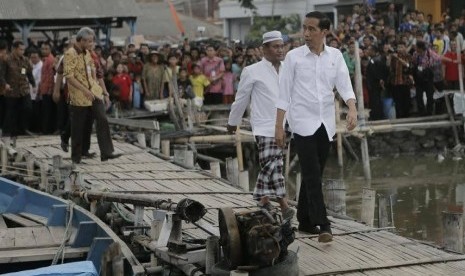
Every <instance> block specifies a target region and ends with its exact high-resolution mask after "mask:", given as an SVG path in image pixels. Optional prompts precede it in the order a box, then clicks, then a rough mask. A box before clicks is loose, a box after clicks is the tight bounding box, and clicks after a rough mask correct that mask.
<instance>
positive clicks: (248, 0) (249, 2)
mask: <svg viewBox="0 0 465 276" xmlns="http://www.w3.org/2000/svg"><path fill="white" fill-rule="evenodd" d="M237 1H239V3H240V4H241V7H243V8H246V9H250V10H256V9H257V7H255V5H254V4H253V0H237Z"/></svg>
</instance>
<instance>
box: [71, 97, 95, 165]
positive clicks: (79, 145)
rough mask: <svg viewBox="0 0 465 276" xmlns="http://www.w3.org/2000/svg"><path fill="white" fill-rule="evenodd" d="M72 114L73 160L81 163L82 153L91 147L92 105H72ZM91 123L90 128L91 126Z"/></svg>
mask: <svg viewBox="0 0 465 276" xmlns="http://www.w3.org/2000/svg"><path fill="white" fill-rule="evenodd" d="M69 108H70V115H71V160H72V161H73V162H74V163H80V162H81V159H82V153H84V152H85V149H87V150H88V149H89V148H90V135H91V134H92V122H93V118H92V106H73V105H70V106H69ZM89 125H90V128H89Z"/></svg>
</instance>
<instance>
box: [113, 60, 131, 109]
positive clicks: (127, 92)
mask: <svg viewBox="0 0 465 276" xmlns="http://www.w3.org/2000/svg"><path fill="white" fill-rule="evenodd" d="M112 82H113V84H114V85H115V86H118V87H119V98H118V100H119V103H120V106H121V108H122V109H130V108H131V101H132V80H131V77H130V76H129V75H128V73H125V72H124V65H123V64H121V63H120V64H118V65H116V75H115V76H113V78H112Z"/></svg>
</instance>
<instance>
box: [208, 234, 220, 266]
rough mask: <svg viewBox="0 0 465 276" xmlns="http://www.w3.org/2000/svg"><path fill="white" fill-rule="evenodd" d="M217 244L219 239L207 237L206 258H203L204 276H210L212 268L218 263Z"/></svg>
mask: <svg viewBox="0 0 465 276" xmlns="http://www.w3.org/2000/svg"><path fill="white" fill-rule="evenodd" d="M219 242H220V238H219V237H217V236H209V237H207V249H206V254H205V255H206V258H205V274H207V275H211V274H212V271H211V270H212V267H213V265H215V264H216V263H217V261H218V256H219V254H218V253H219V251H220V250H219Z"/></svg>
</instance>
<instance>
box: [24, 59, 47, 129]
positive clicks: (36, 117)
mask: <svg viewBox="0 0 465 276" xmlns="http://www.w3.org/2000/svg"><path fill="white" fill-rule="evenodd" d="M29 60H30V61H31V63H32V76H33V77H34V82H35V83H36V86H35V87H32V85H31V86H30V89H31V90H30V95H31V106H32V111H31V112H32V114H31V118H30V123H29V130H30V131H32V132H40V131H41V127H40V126H41V124H40V118H41V116H40V115H41V112H40V96H39V95H38V89H39V84H40V80H41V78H42V65H43V62H42V60H41V59H40V54H39V52H37V51H36V50H34V51H31V52H30V53H29ZM29 130H26V132H29Z"/></svg>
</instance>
